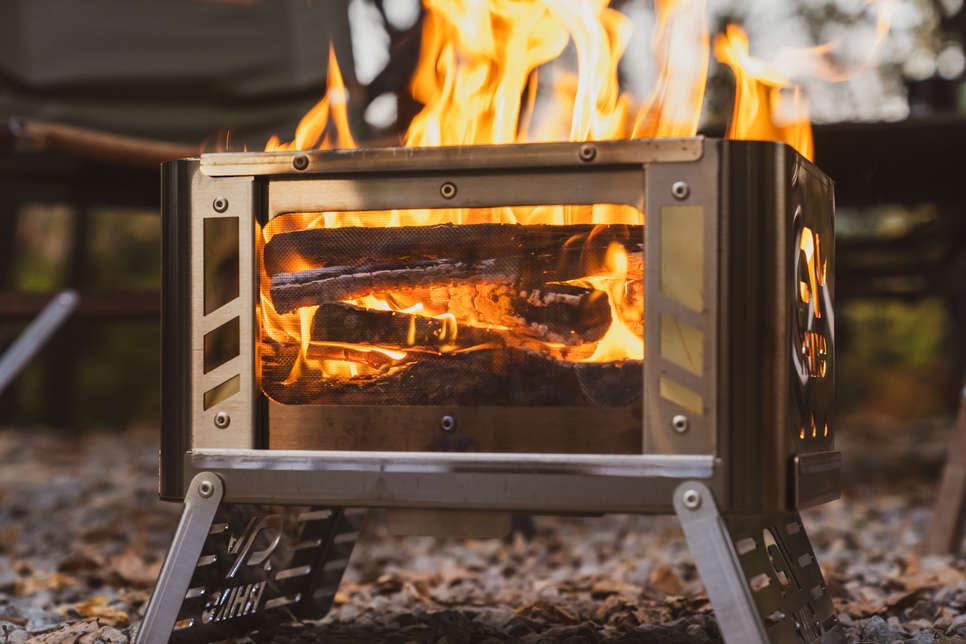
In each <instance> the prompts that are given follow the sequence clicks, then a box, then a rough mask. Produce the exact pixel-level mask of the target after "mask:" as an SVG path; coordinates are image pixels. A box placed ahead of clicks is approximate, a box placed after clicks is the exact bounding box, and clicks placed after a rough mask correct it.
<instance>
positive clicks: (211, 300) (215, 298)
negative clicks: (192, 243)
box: [204, 217, 239, 315]
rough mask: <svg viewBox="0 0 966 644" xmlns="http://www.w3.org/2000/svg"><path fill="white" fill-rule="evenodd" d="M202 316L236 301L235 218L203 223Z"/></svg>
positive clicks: (236, 232) (236, 230)
mask: <svg viewBox="0 0 966 644" xmlns="http://www.w3.org/2000/svg"><path fill="white" fill-rule="evenodd" d="M204 236H205V237H204V249H205V277H204V279H205V303H204V304H205V315H208V314H209V313H211V312H212V311H214V310H215V309H217V308H219V307H220V306H223V305H225V304H227V303H228V302H231V301H232V300H234V299H235V298H237V297H238V292H239V291H238V277H239V276H238V218H237V217H209V218H207V219H205V231H204Z"/></svg>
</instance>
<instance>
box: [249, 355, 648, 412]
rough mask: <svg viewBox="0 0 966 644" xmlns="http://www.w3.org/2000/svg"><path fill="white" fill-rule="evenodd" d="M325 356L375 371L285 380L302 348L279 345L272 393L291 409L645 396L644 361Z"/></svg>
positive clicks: (268, 387) (268, 365)
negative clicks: (297, 406) (301, 406)
mask: <svg viewBox="0 0 966 644" xmlns="http://www.w3.org/2000/svg"><path fill="white" fill-rule="evenodd" d="M320 351H323V352H325V357H328V358H335V359H343V357H344V358H346V359H349V360H351V361H353V362H358V363H359V364H360V365H368V366H370V367H372V368H371V369H370V370H369V372H368V373H362V374H360V375H357V376H355V377H351V378H349V377H341V376H335V377H333V376H326V375H324V374H322V373H321V372H320V373H305V374H303V377H301V378H298V379H297V380H295V381H294V382H288V383H286V382H285V380H286V378H287V376H288V375H289V373H290V371H291V368H292V366H293V365H294V364H295V361H296V360H297V359H298V352H299V349H298V347H297V346H292V345H279V346H278V347H275V353H271V354H268V355H264V354H263V358H262V365H263V379H262V384H263V387H264V388H265V392H266V393H267V394H268V395H269V396H270V397H271V398H272V399H273V400H276V401H278V402H281V403H285V404H360V405H366V404H375V403H378V404H380V405H493V404H501V405H568V406H583V405H604V406H615V405H625V404H628V403H630V402H632V401H634V400H637V399H638V398H640V397H641V392H642V391H643V372H644V369H643V362H642V361H641V360H619V361H614V362H603V363H591V362H569V361H566V360H557V359H554V358H552V357H550V356H547V355H545V354H541V353H538V352H534V351H529V350H527V349H520V348H515V347H500V348H495V349H489V348H484V349H479V350H473V351H466V352H462V353H457V354H433V353H408V354H407V355H406V357H405V358H403V359H401V360H399V361H396V362H393V363H392V364H388V362H387V361H386V360H385V358H383V357H377V358H375V363H373V361H372V360H370V359H368V358H366V359H365V360H366V362H363V359H362V358H359V359H356V358H354V357H352V356H350V355H349V354H346V353H344V351H345V350H343V349H341V348H339V347H335V348H332V349H331V350H330V349H329V348H325V347H320ZM332 351H335V352H336V354H337V355H336V354H333V353H332ZM349 351H350V352H351V351H353V350H349ZM319 357H323V356H321V355H320V356H319ZM377 365H378V366H377ZM283 383H284V384H283Z"/></svg>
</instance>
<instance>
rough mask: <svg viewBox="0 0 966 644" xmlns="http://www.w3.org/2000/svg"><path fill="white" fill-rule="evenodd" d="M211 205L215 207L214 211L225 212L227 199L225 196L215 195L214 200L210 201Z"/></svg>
mask: <svg viewBox="0 0 966 644" xmlns="http://www.w3.org/2000/svg"><path fill="white" fill-rule="evenodd" d="M211 207H212V208H214V209H215V212H225V211H226V210H228V199H227V198H226V197H215V200H214V201H212V202H211Z"/></svg>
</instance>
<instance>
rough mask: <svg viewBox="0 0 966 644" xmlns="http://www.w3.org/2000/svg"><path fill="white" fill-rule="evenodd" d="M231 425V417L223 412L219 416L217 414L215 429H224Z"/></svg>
mask: <svg viewBox="0 0 966 644" xmlns="http://www.w3.org/2000/svg"><path fill="white" fill-rule="evenodd" d="M229 425H231V416H229V415H228V414H226V413H225V412H223V411H220V412H218V413H217V414H215V427H217V428H218V429H224V428H226V427H228V426H229Z"/></svg>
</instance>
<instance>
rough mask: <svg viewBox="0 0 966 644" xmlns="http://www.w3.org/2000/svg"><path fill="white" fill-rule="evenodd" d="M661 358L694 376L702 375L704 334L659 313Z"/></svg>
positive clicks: (672, 317)
mask: <svg viewBox="0 0 966 644" xmlns="http://www.w3.org/2000/svg"><path fill="white" fill-rule="evenodd" d="M660 320H661V357H662V358H664V359H665V360H670V361H671V362H673V363H674V364H676V365H678V366H679V367H683V368H685V369H687V370H688V371H690V372H691V373H693V374H694V375H696V376H701V375H703V374H704V333H703V332H702V331H701V329H699V328H697V327H694V326H691V325H690V324H688V323H687V322H684V321H682V320H680V319H679V318H676V317H674V316H671V315H667V314H666V313H661V318H660Z"/></svg>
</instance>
